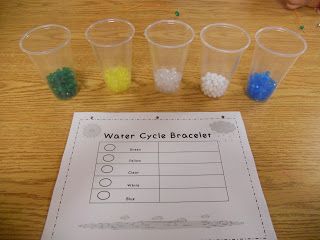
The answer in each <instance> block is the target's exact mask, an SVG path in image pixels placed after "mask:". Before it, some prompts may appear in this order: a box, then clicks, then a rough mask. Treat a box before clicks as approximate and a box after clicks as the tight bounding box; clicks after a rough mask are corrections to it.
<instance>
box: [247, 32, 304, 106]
mask: <svg viewBox="0 0 320 240" xmlns="http://www.w3.org/2000/svg"><path fill="white" fill-rule="evenodd" d="M255 39H256V45H255V50H254V54H253V58H252V64H251V70H250V73H249V76H248V83H247V88H246V92H247V95H248V96H249V97H250V98H251V99H253V100H255V101H266V100H268V99H269V98H270V97H271V95H272V94H273V93H274V91H275V90H276V89H277V87H278V86H279V83H280V81H282V80H283V79H284V78H285V76H286V74H287V73H288V71H289V69H290V68H291V67H292V65H293V64H294V63H295V62H296V60H297V59H298V58H299V56H301V55H302V54H303V53H304V52H305V51H306V49H307V43H306V41H305V40H304V39H303V38H302V37H301V35H300V34H298V33H296V32H294V31H292V30H289V29H287V28H284V27H265V28H262V29H260V30H258V31H257V32H256V34H255Z"/></svg>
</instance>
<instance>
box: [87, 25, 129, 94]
mask: <svg viewBox="0 0 320 240" xmlns="http://www.w3.org/2000/svg"><path fill="white" fill-rule="evenodd" d="M134 33H135V28H134V26H133V25H132V24H131V23H130V22H128V21H126V20H123V19H103V20H100V21H97V22H95V23H93V24H92V25H90V26H89V27H88V29H87V30H86V32H85V37H86V39H87V40H88V41H89V43H90V44H91V47H92V49H93V52H94V53H95V56H96V58H97V61H98V64H99V65H100V67H101V70H102V77H103V79H104V81H105V83H106V85H107V87H108V88H109V89H110V90H111V91H112V92H115V93H118V92H123V91H125V90H127V89H128V88H129V87H130V85H131V65H132V38H133V36H134Z"/></svg>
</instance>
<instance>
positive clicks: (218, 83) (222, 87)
mask: <svg viewBox="0 0 320 240" xmlns="http://www.w3.org/2000/svg"><path fill="white" fill-rule="evenodd" d="M228 86H229V80H228V79H227V78H225V77H224V76H222V75H220V74H217V73H212V72H207V73H206V75H204V76H203V77H202V78H201V90H202V92H203V93H204V94H205V95H206V96H208V97H213V98H217V97H221V96H223V95H224V93H225V92H226V90H227V88H228Z"/></svg>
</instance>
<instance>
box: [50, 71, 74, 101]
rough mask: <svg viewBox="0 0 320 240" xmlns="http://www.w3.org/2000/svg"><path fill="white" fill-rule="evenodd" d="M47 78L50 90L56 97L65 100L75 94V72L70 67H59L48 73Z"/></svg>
mask: <svg viewBox="0 0 320 240" xmlns="http://www.w3.org/2000/svg"><path fill="white" fill-rule="evenodd" d="M47 80H48V85H49V87H50V89H51V91H52V92H53V94H54V95H55V96H56V97H57V98H59V99H62V100H66V99H70V98H72V97H74V96H75V95H77V92H78V85H77V81H76V77H75V73H74V71H73V70H72V69H71V68H68V67H63V68H61V69H60V68H59V69H57V70H56V71H54V72H53V73H50V74H49V75H48V76H47Z"/></svg>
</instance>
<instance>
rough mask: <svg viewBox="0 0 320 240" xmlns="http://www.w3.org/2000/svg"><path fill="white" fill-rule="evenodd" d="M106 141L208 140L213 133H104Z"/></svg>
mask: <svg viewBox="0 0 320 240" xmlns="http://www.w3.org/2000/svg"><path fill="white" fill-rule="evenodd" d="M104 137H105V138H106V139H123V140H127V139H137V138H139V139H142V140H157V139H168V138H169V139H186V138H187V139H206V138H211V137H212V134H211V133H203V132H195V133H177V132H170V133H159V132H158V133H145V132H142V133H140V134H119V133H104Z"/></svg>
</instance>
